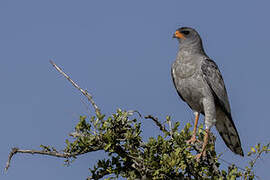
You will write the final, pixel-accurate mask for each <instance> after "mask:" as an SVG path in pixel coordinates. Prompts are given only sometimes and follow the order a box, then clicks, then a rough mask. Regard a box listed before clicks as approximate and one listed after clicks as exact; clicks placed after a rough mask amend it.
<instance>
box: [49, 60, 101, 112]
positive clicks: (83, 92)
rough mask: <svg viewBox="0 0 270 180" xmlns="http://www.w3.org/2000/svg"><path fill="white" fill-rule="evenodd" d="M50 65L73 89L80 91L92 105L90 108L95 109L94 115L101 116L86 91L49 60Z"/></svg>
mask: <svg viewBox="0 0 270 180" xmlns="http://www.w3.org/2000/svg"><path fill="white" fill-rule="evenodd" d="M50 63H51V64H52V65H53V67H54V68H55V69H56V70H57V71H58V72H60V73H61V74H62V75H63V76H64V77H65V78H66V79H67V80H68V81H69V82H70V83H71V84H72V85H73V86H74V87H75V88H77V89H78V90H79V91H81V93H82V94H83V95H84V96H85V97H87V99H88V101H90V103H91V104H92V106H93V107H94V109H95V112H96V115H97V116H98V117H99V116H100V115H101V113H100V109H99V108H98V106H97V104H96V103H95V101H94V100H93V97H92V95H91V94H90V93H89V92H87V91H86V90H83V89H82V88H80V86H79V85H78V84H76V83H75V82H74V81H73V80H72V79H71V78H70V77H69V76H68V75H67V74H66V73H65V72H64V71H63V70H62V69H61V68H60V67H59V66H57V65H56V64H55V63H54V62H53V61H52V60H50Z"/></svg>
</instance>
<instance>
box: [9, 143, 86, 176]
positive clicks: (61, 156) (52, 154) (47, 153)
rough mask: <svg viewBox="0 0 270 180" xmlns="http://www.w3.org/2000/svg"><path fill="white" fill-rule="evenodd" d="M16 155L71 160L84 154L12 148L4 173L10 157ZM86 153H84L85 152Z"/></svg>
mask: <svg viewBox="0 0 270 180" xmlns="http://www.w3.org/2000/svg"><path fill="white" fill-rule="evenodd" d="M17 153H26V154H42V155H48V156H54V157H59V158H71V157H75V156H77V155H81V154H84V153H74V154H71V153H65V152H63V153H60V152H56V151H46V150H41V151H38V150H23V149H19V148H12V150H11V152H10V153H9V156H8V160H7V163H6V167H5V171H7V170H8V168H9V167H10V161H11V159H12V157H13V156H14V155H15V154H17ZM85 153H86V152H85Z"/></svg>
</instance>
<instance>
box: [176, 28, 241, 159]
mask: <svg viewBox="0 0 270 180" xmlns="http://www.w3.org/2000/svg"><path fill="white" fill-rule="evenodd" d="M173 37H174V38H177V39H178V41H179V51H178V54H177V58H176V60H175V61H174V63H173V65H172V69H171V73H172V79H173V83H174V86H175V88H176V90H177V92H178V94H179V96H180V97H181V99H182V100H183V101H185V102H186V103H187V104H188V105H189V107H190V108H191V109H192V110H193V112H194V114H195V125H194V130H193V135H192V137H191V139H190V140H189V141H188V143H194V142H195V141H196V129H197V124H198V119H199V115H200V114H203V115H204V116H205V117H204V123H205V129H206V135H205V136H204V140H203V147H202V151H201V153H199V154H197V156H196V158H197V159H199V158H200V157H201V156H205V155H206V152H205V151H206V145H207V143H208V137H209V132H210V129H211V127H212V126H213V125H215V126H216V128H217V130H218V132H219V134H220V136H221V137H222V139H223V140H224V142H225V144H226V145H227V146H228V147H229V149H230V150H231V151H232V152H234V153H236V154H239V155H241V156H244V153H243V150H242V147H241V142H240V138H239V135H238V133H237V130H236V127H235V125H234V122H233V120H232V115H231V109H230V104H229V100H228V95H227V92H226V88H225V84H224V81H223V79H222V76H221V73H220V71H219V69H218V66H217V65H216V63H215V62H214V61H213V60H211V59H210V58H209V57H208V56H207V55H206V54H205V52H204V49H203V45H202V40H201V38H200V35H199V34H198V32H197V31H196V30H194V29H192V28H189V27H182V28H179V29H177V30H176V32H175V33H174V35H173Z"/></svg>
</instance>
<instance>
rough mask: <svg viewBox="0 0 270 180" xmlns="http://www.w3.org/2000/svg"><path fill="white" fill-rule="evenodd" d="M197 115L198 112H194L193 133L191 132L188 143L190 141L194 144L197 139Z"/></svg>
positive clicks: (198, 115) (198, 114)
mask: <svg viewBox="0 0 270 180" xmlns="http://www.w3.org/2000/svg"><path fill="white" fill-rule="evenodd" d="M199 117H200V113H196V114H195V124H194V129H193V133H192V136H191V138H190V140H188V141H187V143H188V144H190V143H191V144H194V143H195V142H196V141H197V139H196V132H197V126H198V120H199Z"/></svg>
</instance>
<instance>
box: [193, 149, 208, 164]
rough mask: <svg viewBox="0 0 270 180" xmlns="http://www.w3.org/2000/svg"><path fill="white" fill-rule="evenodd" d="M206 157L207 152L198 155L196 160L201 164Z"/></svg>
mask: <svg viewBox="0 0 270 180" xmlns="http://www.w3.org/2000/svg"><path fill="white" fill-rule="evenodd" d="M204 157H206V152H205V151H203V152H200V153H199V154H197V155H196V157H195V158H196V160H197V162H199V161H200V160H201V158H204Z"/></svg>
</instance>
